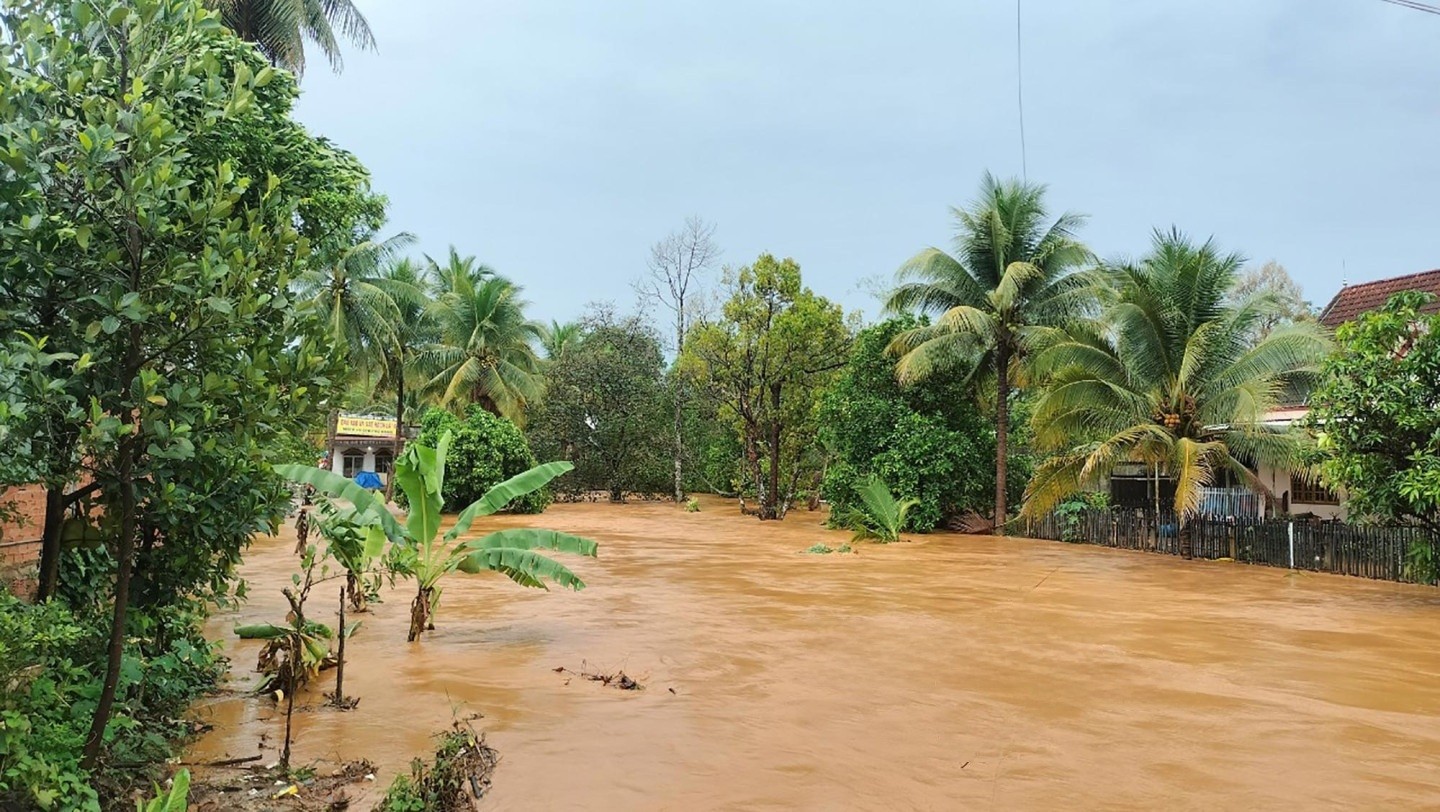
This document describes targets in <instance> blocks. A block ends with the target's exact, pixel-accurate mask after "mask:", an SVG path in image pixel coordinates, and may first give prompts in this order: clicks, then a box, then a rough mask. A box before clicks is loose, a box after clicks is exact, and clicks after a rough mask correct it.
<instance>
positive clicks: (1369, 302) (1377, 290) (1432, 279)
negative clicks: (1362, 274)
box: [1320, 270, 1440, 330]
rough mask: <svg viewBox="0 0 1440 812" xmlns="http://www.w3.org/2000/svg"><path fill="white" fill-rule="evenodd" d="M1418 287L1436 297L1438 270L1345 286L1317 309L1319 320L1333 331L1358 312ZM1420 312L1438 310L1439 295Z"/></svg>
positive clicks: (1439, 282)
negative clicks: (1323, 306) (1326, 303)
mask: <svg viewBox="0 0 1440 812" xmlns="http://www.w3.org/2000/svg"><path fill="white" fill-rule="evenodd" d="M1410 290H1418V291H1423V292H1425V293H1433V294H1435V295H1436V297H1440V270H1435V271H1422V272H1421V273H1412V274H1408V275H1406V276H1396V277H1393V278H1390V279H1377V280H1376V281H1374V282H1365V283H1363V284H1359V285H1346V286H1345V287H1343V288H1341V289H1340V292H1339V293H1337V294H1335V298H1333V299H1331V300H1330V304H1328V305H1325V309H1324V310H1322V311H1320V323H1321V324H1323V325H1325V326H1326V327H1328V328H1330V329H1331V330H1334V329H1335V328H1336V327H1339V326H1340V325H1342V324H1344V323H1345V322H1347V321H1354V320H1355V319H1357V318H1359V317H1360V314H1362V313H1368V312H1370V311H1371V310H1375V309H1377V308H1379V307H1382V306H1383V305H1384V304H1385V303H1386V302H1388V301H1390V297H1391V296H1394V295H1395V294H1397V293H1403V292H1405V291H1410ZM1420 312H1422V313H1440V298H1437V299H1436V300H1435V301H1433V302H1431V303H1429V304H1427V305H1425V307H1423V308H1421V310H1420Z"/></svg>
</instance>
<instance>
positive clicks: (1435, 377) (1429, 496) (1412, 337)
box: [1309, 292, 1440, 530]
mask: <svg viewBox="0 0 1440 812" xmlns="http://www.w3.org/2000/svg"><path fill="white" fill-rule="evenodd" d="M1433 298H1434V297H1433V296H1430V295H1428V294H1424V293H1416V292H1411V293H1400V294H1397V295H1395V296H1394V297H1393V298H1391V300H1390V301H1389V303H1388V304H1386V305H1385V307H1383V308H1381V309H1379V310H1375V311H1372V312H1370V313H1366V314H1364V315H1362V316H1360V318H1358V319H1356V320H1355V321H1353V322H1350V323H1348V324H1343V325H1341V326H1340V328H1339V329H1338V330H1336V331H1335V341H1336V344H1337V352H1336V353H1335V354H1334V355H1332V356H1331V357H1330V359H1329V361H1328V362H1327V363H1326V364H1325V366H1324V369H1323V372H1322V375H1321V379H1320V383H1319V385H1318V386H1317V387H1316V388H1315V390H1314V391H1313V392H1312V393H1311V397H1310V402H1311V411H1310V416H1309V421H1310V425H1311V427H1312V428H1313V429H1314V430H1315V431H1316V432H1317V433H1318V434H1319V436H1320V443H1319V445H1320V450H1321V453H1320V455H1319V460H1320V471H1321V475H1322V477H1323V479H1324V481H1325V482H1326V484H1329V485H1331V486H1333V487H1339V488H1341V489H1343V490H1344V492H1345V504H1346V507H1348V508H1349V510H1350V512H1351V515H1353V516H1358V517H1368V518H1373V519H1380V520H1388V521H1401V522H1418V523H1420V524H1423V525H1425V526H1426V527H1429V528H1431V529H1432V530H1440V315H1435V314H1422V313H1421V312H1420V308H1421V307H1423V306H1424V305H1425V304H1427V303H1429V302H1430V301H1432V300H1433Z"/></svg>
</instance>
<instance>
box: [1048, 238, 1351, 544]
mask: <svg viewBox="0 0 1440 812" xmlns="http://www.w3.org/2000/svg"><path fill="white" fill-rule="evenodd" d="M1242 262H1243V260H1242V259H1241V257H1240V256H1239V255H1237V254H1225V253H1221V251H1220V250H1219V249H1218V248H1216V246H1215V244H1214V242H1213V241H1207V242H1206V243H1204V244H1203V245H1199V246H1197V245H1195V244H1194V243H1192V242H1191V241H1190V240H1188V239H1187V238H1186V237H1185V236H1184V235H1183V234H1181V233H1180V232H1179V231H1176V230H1173V229H1172V230H1170V231H1167V232H1160V231H1157V232H1156V233H1155V237H1154V245H1153V247H1152V249H1151V251H1150V253H1149V254H1148V255H1147V256H1146V257H1145V258H1144V259H1142V260H1141V261H1140V262H1138V263H1133V264H1120V265H1117V266H1113V267H1111V268H1108V269H1107V275H1108V276H1109V278H1110V284H1111V290H1112V303H1111V304H1110V305H1109V306H1108V307H1107V309H1106V312H1105V313H1104V315H1103V317H1102V318H1101V319H1100V320H1096V321H1092V322H1087V323H1079V324H1075V325H1073V326H1072V327H1071V329H1069V330H1068V331H1067V335H1066V337H1065V338H1063V339H1061V340H1058V341H1056V342H1054V343H1053V344H1051V345H1050V346H1048V347H1047V348H1046V349H1044V350H1043V351H1041V352H1040V353H1038V354H1037V356H1036V358H1035V372H1036V373H1037V374H1038V375H1042V376H1044V377H1045V378H1046V380H1047V386H1046V389H1045V391H1044V393H1043V395H1042V396H1041V398H1040V400H1039V402H1038V403H1037V404H1036V408H1035V413H1034V418H1033V420H1034V429H1035V441H1036V444H1037V446H1038V447H1039V448H1040V449H1042V450H1048V451H1053V452H1055V456H1053V457H1050V458H1049V459H1047V460H1045V461H1044V462H1042V463H1041V464H1040V466H1039V467H1038V469H1037V470H1036V472H1035V475H1034V478H1033V479H1032V480H1031V482H1030V486H1029V488H1028V490H1027V493H1026V501H1025V505H1024V508H1023V510H1022V514H1023V515H1027V516H1035V515H1040V514H1043V513H1044V512H1045V511H1048V510H1049V509H1050V508H1051V507H1053V506H1054V505H1055V504H1056V503H1057V502H1058V501H1059V500H1060V499H1063V498H1064V497H1066V496H1068V495H1070V494H1073V493H1075V492H1076V491H1078V490H1080V489H1082V488H1084V487H1087V486H1093V485H1097V484H1101V483H1103V482H1104V481H1106V480H1108V478H1109V476H1110V473H1111V472H1112V471H1113V469H1114V468H1115V466H1116V465H1118V464H1120V463H1126V462H1130V463H1134V462H1143V463H1146V464H1147V465H1150V466H1158V469H1159V470H1161V471H1162V472H1164V473H1165V474H1166V475H1167V476H1169V477H1170V478H1172V479H1173V480H1174V481H1175V484H1176V487H1175V500H1174V504H1173V508H1174V510H1175V512H1176V514H1177V516H1178V517H1179V519H1180V523H1181V524H1180V548H1181V552H1182V553H1183V554H1185V555H1188V554H1189V550H1190V544H1189V533H1188V530H1187V526H1188V525H1187V520H1188V519H1189V518H1191V517H1193V516H1194V515H1195V513H1196V511H1197V510H1198V509H1199V507H1200V504H1201V498H1202V489H1203V488H1204V487H1206V486H1208V485H1211V484H1213V483H1215V482H1216V481H1217V479H1218V478H1219V477H1220V476H1221V475H1222V472H1227V471H1228V472H1229V473H1230V475H1231V476H1233V477H1235V478H1237V479H1239V480H1240V481H1243V482H1246V483H1247V484H1248V485H1249V486H1250V487H1252V488H1254V489H1256V490H1257V491H1259V492H1261V493H1263V492H1265V488H1264V485H1263V484H1262V483H1261V482H1260V481H1259V479H1258V478H1257V477H1256V476H1255V474H1254V473H1253V472H1252V467H1253V466H1256V465H1259V464H1268V465H1275V466H1279V467H1289V468H1291V469H1292V470H1293V469H1296V468H1299V467H1300V465H1301V460H1300V452H1301V450H1302V448H1301V438H1300V436H1299V435H1298V434H1295V433H1290V432H1280V431H1277V430H1273V429H1270V428H1267V427H1266V426H1265V425H1264V423H1263V418H1264V416H1265V414H1266V412H1267V411H1269V410H1270V409H1272V408H1273V407H1274V406H1275V405H1276V403H1277V401H1278V400H1279V399H1280V398H1281V397H1282V395H1283V394H1284V393H1285V392H1286V391H1287V390H1288V388H1289V387H1292V386H1294V385H1297V384H1303V383H1304V382H1305V381H1306V379H1308V378H1310V377H1311V376H1313V375H1314V374H1315V372H1316V371H1317V370H1318V369H1319V366H1320V364H1321V362H1322V361H1323V360H1324V358H1325V356H1326V354H1327V352H1328V351H1329V342H1328V339H1327V338H1326V337H1325V334H1324V332H1323V331H1322V329H1321V328H1320V327H1319V325H1318V324H1316V323H1315V322H1296V323H1292V324H1289V325H1284V326H1281V327H1277V328H1275V329H1274V330H1272V331H1271V332H1270V333H1268V334H1266V335H1265V336H1264V337H1263V338H1258V339H1257V331H1256V327H1257V325H1259V324H1261V323H1262V322H1264V321H1265V320H1266V319H1268V318H1269V317H1271V316H1272V315H1273V314H1274V312H1275V311H1276V310H1277V309H1278V308H1279V307H1281V306H1283V303H1281V302H1280V301H1278V300H1277V299H1276V297H1275V296H1274V295H1272V294H1267V293H1263V292H1262V293H1259V294H1257V295H1253V296H1251V297H1249V298H1247V299H1244V300H1243V301H1239V302H1229V303H1227V301H1226V296H1227V294H1228V293H1229V292H1230V291H1231V290H1232V289H1233V287H1234V284H1235V281H1236V279H1237V276H1238V273H1239V270H1240V266H1241V264H1242Z"/></svg>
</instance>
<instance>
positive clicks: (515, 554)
mask: <svg viewBox="0 0 1440 812" xmlns="http://www.w3.org/2000/svg"><path fill="white" fill-rule="evenodd" d="M457 566H458V569H460V570H461V571H462V572H469V573H476V572H484V571H486V570H490V571H493V572H498V573H501V574H502V575H505V576H506V577H508V578H509V579H510V580H512V581H514V582H515V583H517V584H520V585H521V586H534V587H540V588H541V589H546V588H548V587H546V586H545V584H544V580H547V579H548V580H550V581H552V582H554V583H555V584H556V585H557V586H560V587H564V588H566V589H573V590H576V591H579V590H581V589H584V588H585V582H584V581H582V580H580V578H579V576H577V575H576V574H575V573H573V572H571V571H570V570H569V568H567V567H566V566H565V565H564V564H561V563H560V562H558V561H556V560H554V559H552V558H546V557H545V556H543V555H540V554H539V553H537V552H535V551H533V550H517V549H515V548H513V547H500V548H495V549H489V550H476V551H474V552H472V553H470V554H469V555H466V556H465V557H464V558H462V559H461V560H460V562H459V564H458V565H457Z"/></svg>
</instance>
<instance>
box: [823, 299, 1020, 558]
mask: <svg viewBox="0 0 1440 812" xmlns="http://www.w3.org/2000/svg"><path fill="white" fill-rule="evenodd" d="M917 323H918V322H916V321H915V320H914V319H910V318H901V319H892V320H890V321H886V322H883V323H881V324H878V325H875V326H874V327H870V328H868V329H866V330H863V331H861V333H860V335H859V336H857V338H856V340H855V346H854V349H853V350H852V351H851V354H850V358H849V360H848V361H847V362H846V366H845V369H844V370H843V371H842V373H841V374H840V377H839V378H838V379H837V380H836V382H835V384H834V385H833V386H832V387H830V389H829V390H828V391H827V392H826V393H825V397H824V399H823V400H822V402H821V405H820V415H821V417H820V421H819V422H820V425H821V427H822V429H821V440H822V442H823V443H824V444H825V447H826V449H827V450H828V451H829V452H830V454H831V459H832V462H831V464H830V466H829V468H828V469H827V470H826V473H825V478H824V479H823V480H822V482H821V485H820V494H821V496H822V497H823V498H824V499H825V500H826V501H828V502H829V503H830V506H831V509H832V512H831V516H832V518H834V519H835V520H837V521H838V520H841V519H842V518H843V517H845V516H848V515H850V512H851V511H852V510H854V509H855V508H857V507H859V505H860V498H859V489H860V488H862V487H864V485H865V484H866V483H867V482H869V481H870V478H871V477H872V476H874V477H879V478H880V479H882V480H884V481H885V482H886V483H888V484H889V486H890V488H891V489H893V491H894V494H895V496H896V497H897V498H900V499H916V500H918V504H916V505H915V507H914V508H913V509H912V510H911V511H910V513H909V514H908V515H907V516H906V521H905V526H904V529H905V530H906V531H907V532H919V533H923V532H927V531H930V530H933V529H935V528H936V527H938V526H940V525H941V524H943V523H944V522H945V521H947V520H948V519H950V518H952V517H954V516H958V515H962V514H964V513H966V512H967V511H971V510H977V511H982V512H983V511H984V510H986V509H988V507H989V505H990V504H991V501H992V500H993V498H994V491H995V485H994V482H995V432H994V429H993V427H992V426H991V425H990V423H989V421H988V420H987V419H986V418H985V417H984V416H983V415H982V414H981V413H980V412H979V410H978V409H977V408H976V406H975V405H974V399H973V398H972V397H971V396H970V394H969V392H968V391H966V390H965V388H964V387H963V386H962V385H961V384H960V383H959V382H957V381H954V380H950V379H947V378H937V379H935V380H933V381H930V382H927V383H924V384H919V385H916V386H910V387H902V386H901V385H900V384H899V382H897V381H896V379H895V361H894V359H892V358H890V357H888V356H887V355H886V354H885V347H886V345H888V344H889V343H890V340H891V339H892V338H894V336H895V335H896V334H898V333H899V332H901V331H902V330H905V329H908V328H910V327H912V326H914V325H915V324H917Z"/></svg>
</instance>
